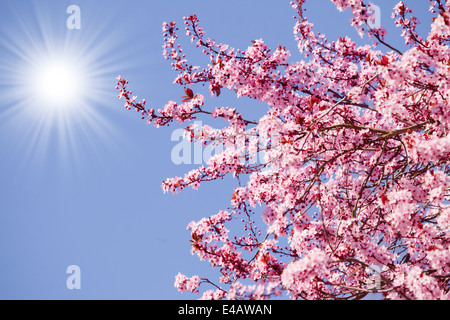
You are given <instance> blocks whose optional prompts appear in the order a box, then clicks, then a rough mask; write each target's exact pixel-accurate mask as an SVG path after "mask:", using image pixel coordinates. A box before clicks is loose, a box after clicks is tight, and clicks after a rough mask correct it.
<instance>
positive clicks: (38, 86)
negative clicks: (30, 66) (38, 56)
mask: <svg viewBox="0 0 450 320" xmlns="http://www.w3.org/2000/svg"><path fill="white" fill-rule="evenodd" d="M33 87H34V91H35V94H36V96H37V98H38V100H39V102H40V103H41V104H43V105H44V106H46V107H52V108H54V107H57V108H65V107H68V106H71V105H74V103H75V102H76V101H77V100H78V98H79V97H80V95H81V94H82V92H81V91H82V90H81V89H82V81H81V75H80V74H79V71H78V70H77V68H76V67H75V65H74V63H73V62H71V61H65V60H57V61H49V62H41V65H39V66H37V69H36V71H35V79H34V81H33Z"/></svg>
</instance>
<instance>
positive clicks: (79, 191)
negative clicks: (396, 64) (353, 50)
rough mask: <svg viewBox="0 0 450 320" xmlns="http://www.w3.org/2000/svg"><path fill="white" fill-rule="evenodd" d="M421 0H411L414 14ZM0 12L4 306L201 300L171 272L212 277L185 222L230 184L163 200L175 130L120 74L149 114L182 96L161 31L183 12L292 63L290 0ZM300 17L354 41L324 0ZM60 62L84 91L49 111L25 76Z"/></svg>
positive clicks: (14, 6) (10, 6) (225, 196)
mask: <svg viewBox="0 0 450 320" xmlns="http://www.w3.org/2000/svg"><path fill="white" fill-rule="evenodd" d="M373 2H374V3H375V4H377V5H379V6H380V7H381V13H382V15H381V17H382V23H383V25H387V26H388V27H389V30H392V32H391V34H392V36H391V35H389V37H388V38H391V37H392V39H395V38H396V37H397V35H398V34H399V30H395V28H393V27H392V21H391V19H390V13H391V9H392V7H393V6H394V5H395V3H396V1H380V0H374V1H373ZM422 2H423V1H418V0H416V1H410V3H411V4H414V5H415V6H416V7H418V8H420V3H422ZM70 5H78V6H79V8H80V10H81V29H79V30H69V29H68V28H67V27H66V20H67V19H68V18H69V16H70V15H69V14H67V13H66V9H67V7H68V6H70ZM427 5H428V4H427ZM0 6H1V10H0V57H1V59H0V96H1V99H0V150H1V151H0V255H1V259H0V299H190V298H197V297H198V296H196V295H193V294H183V295H182V294H179V293H178V292H177V291H176V289H175V288H174V287H173V283H174V277H175V275H176V274H177V273H178V272H182V273H185V274H186V275H193V274H199V275H200V276H207V277H210V278H211V279H212V280H213V279H214V277H215V275H216V273H215V271H211V270H210V268H209V266H208V264H207V263H206V262H201V261H199V260H198V258H197V257H196V256H192V255H191V254H190V251H189V250H190V247H189V239H190V234H189V232H187V231H186V226H187V224H188V223H189V222H190V221H192V220H199V219H200V218H202V217H205V216H208V215H210V214H215V213H216V212H217V211H218V210H221V209H224V208H226V207H227V206H228V205H229V200H230V196H231V194H232V188H233V187H234V186H235V182H234V181H233V180H232V179H225V180H223V181H218V182H215V183H210V184H208V185H206V186H202V187H200V189H199V190H198V191H191V190H186V191H184V192H182V193H181V194H178V195H175V196H174V195H171V194H163V192H162V190H161V182H162V180H164V179H165V178H167V177H172V176H176V175H182V174H183V173H185V172H187V171H189V170H191V169H192V168H194V167H195V166H189V165H178V166H177V165H175V164H174V163H173V162H172V161H171V150H172V148H173V147H174V146H175V144H176V143H177V142H173V141H171V134H172V132H173V130H175V129H177V128H178V126H176V125H175V126H170V127H169V128H162V129H155V128H154V127H153V126H148V125H146V123H145V121H142V120H140V117H138V116H137V115H136V114H135V113H134V112H131V111H126V110H125V109H124V108H123V101H119V100H117V92H116V90H115V88H114V87H115V82H116V80H115V77H116V76H117V75H119V74H120V75H122V76H124V77H125V78H127V79H128V80H129V81H130V88H132V89H133V91H134V93H135V94H137V95H138V96H139V97H140V98H144V97H145V98H146V99H147V100H148V105H150V106H151V107H153V108H158V107H161V106H163V105H164V104H165V103H166V102H167V101H169V100H172V99H179V97H180V96H182V95H184V93H183V92H182V88H181V87H179V86H175V85H173V84H172V80H173V79H174V77H175V76H176V74H175V73H174V72H173V71H172V70H171V68H170V65H169V63H168V62H167V61H165V60H164V59H163V57H162V44H163V41H162V31H161V26H162V23H163V21H172V20H176V21H177V22H178V24H179V26H180V29H183V20H182V18H183V16H187V15H189V14H192V13H196V14H197V16H198V17H199V18H200V23H201V25H202V26H203V27H204V29H205V31H206V33H207V36H210V37H211V38H214V39H216V41H217V42H219V43H220V42H221V43H229V44H230V45H231V46H234V47H238V48H246V47H247V46H248V45H249V44H250V41H251V40H253V39H259V38H263V39H264V40H265V41H266V42H267V43H268V44H269V46H272V47H274V46H277V45H278V44H282V45H283V46H287V48H289V49H290V50H291V52H292V54H293V57H294V58H299V57H300V56H299V54H298V53H296V45H295V42H294V40H293V35H292V28H293V26H294V23H295V21H294V20H293V19H292V16H293V14H294V11H293V10H292V8H291V7H290V5H289V1H288V0H286V1H280V0H277V1H275V0H271V1H270V0H258V1H256V0H244V1H243V0H239V1H237V0H232V1H226V2H225V1H207V0H193V1H180V0H176V1H149V0H147V1H144V0H131V1H126V2H125V1H117V0H97V1H80V0H66V1H56V0H53V1H52V0H39V1H37V0H35V1H31V0H20V1H2V3H1V5H0ZM413 7H414V6H413ZM427 9H428V8H427V7H426V8H422V9H421V11H422V12H425V11H426V10H427ZM307 14H308V16H309V17H311V21H312V22H314V23H315V24H316V27H317V30H319V31H321V32H322V33H325V34H326V35H327V36H328V38H329V39H330V40H332V39H336V38H338V37H339V36H343V35H349V36H350V37H351V38H353V39H358V38H359V37H358V35H357V34H356V32H355V31H354V30H353V29H352V28H351V27H350V26H348V23H347V21H348V19H349V18H350V15H349V12H345V13H339V12H338V11H337V10H336V8H335V7H334V5H332V4H331V3H330V2H329V1H327V0H315V1H310V4H309V5H308V11H307ZM424 22H426V23H424V27H425V30H426V27H427V24H428V20H425V21H424ZM394 32H395V34H394ZM180 35H181V38H183V35H184V32H182V30H180ZM394 35H395V36H394ZM397 38H398V37H397ZM366 40H367V39H362V40H360V41H362V42H364V41H366ZM182 42H183V43H185V49H186V52H187V53H188V59H190V60H191V61H192V62H193V63H194V64H201V63H205V62H207V60H206V59H205V58H204V57H203V55H202V54H201V52H200V51H199V50H195V48H193V47H189V43H190V42H189V41H188V40H187V38H186V39H182ZM394 43H396V44H398V46H399V47H402V45H401V41H400V42H399V41H398V40H396V41H394ZM61 56H64V57H65V60H64V61H65V63H67V64H68V65H71V67H72V69H75V70H77V72H78V73H79V76H80V82H81V86H80V87H81V90H80V92H79V95H78V96H77V97H76V98H74V99H72V100H71V101H65V102H62V103H61V105H63V106H62V107H61V108H53V107H49V106H48V105H46V103H43V102H42V99H39V98H38V97H36V96H35V95H34V94H35V88H36V84H35V83H34V82H36V81H33V79H35V78H34V77H35V76H36V73H39V72H43V71H42V68H40V66H41V65H43V64H44V61H47V60H48V59H50V60H51V59H56V58H55V57H61ZM36 70H37V71H36ZM39 70H40V71H39ZM37 79H39V77H38V78H37ZM37 82H39V81H37ZM199 90H201V89H199ZM64 104H67V105H68V107H67V108H65V106H64ZM210 105H212V106H232V107H238V108H243V110H245V112H244V113H247V114H249V115H254V116H255V117H256V116H257V115H258V114H261V112H264V108H265V106H264V105H260V104H258V103H255V102H253V101H250V100H246V99H235V98H234V96H233V94H227V93H225V94H223V95H222V96H221V97H220V99H218V98H213V99H210ZM219 125H223V124H222V123H220V124H219ZM69 265H78V266H79V267H80V269H81V290H69V289H68V288H67V287H66V279H67V277H68V276H69V275H68V274H66V268H67V267H68V266H69Z"/></svg>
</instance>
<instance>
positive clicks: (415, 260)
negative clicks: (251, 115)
mask: <svg viewBox="0 0 450 320" xmlns="http://www.w3.org/2000/svg"><path fill="white" fill-rule="evenodd" d="M331 1H332V2H333V3H335V5H336V7H337V9H338V10H341V11H342V10H347V9H349V10H351V12H352V19H351V21H350V23H351V25H353V26H354V27H355V28H356V30H357V31H358V33H359V34H360V35H364V34H368V35H369V36H370V37H372V38H373V40H374V43H373V45H358V43H357V42H355V41H353V40H352V39H350V38H349V37H340V38H339V39H336V40H335V41H328V39H327V38H326V36H325V35H323V34H320V33H316V32H315V31H314V28H313V25H312V24H311V23H310V22H309V21H308V19H307V17H306V14H305V11H304V8H303V4H304V2H305V0H297V1H293V2H291V5H292V7H293V9H294V10H295V12H296V15H295V17H296V20H297V21H296V23H295V25H294V28H293V33H294V38H295V40H296V42H297V48H296V49H297V50H299V52H300V53H302V54H304V55H305V57H306V58H305V60H300V61H292V57H291V53H290V51H289V50H287V49H286V47H282V46H281V45H279V46H278V47H276V48H273V49H272V48H269V47H268V45H267V44H266V43H265V42H264V41H263V40H262V39H255V40H252V41H251V44H250V45H249V47H248V48H245V49H237V48H232V47H231V46H229V45H226V44H221V43H216V41H215V40H213V39H210V38H206V36H205V32H204V30H203V29H202V27H200V26H199V19H198V17H197V16H196V15H190V16H188V17H185V18H184V25H185V32H186V35H187V36H188V37H189V38H190V39H191V41H192V42H193V43H194V44H195V46H196V47H198V48H201V50H202V52H203V53H204V54H205V59H206V61H207V62H206V66H205V67H203V68H202V67H199V66H192V65H190V64H189V61H188V60H187V57H186V55H185V53H184V51H183V48H182V47H181V45H180V44H178V41H177V40H178V31H179V30H178V28H177V25H176V23H175V22H170V23H164V25H163V33H164V41H165V42H164V46H163V54H164V57H165V58H166V59H167V60H170V61H171V65H172V69H173V70H175V71H176V72H177V76H176V78H175V83H177V84H179V85H181V86H183V87H184V93H185V96H183V97H182V101H181V102H175V101H170V102H168V103H167V104H166V105H165V106H164V107H163V108H161V109H158V110H157V111H155V110H154V109H147V108H146V106H145V100H142V101H140V102H137V100H136V99H137V97H136V96H133V95H132V93H131V92H130V91H129V90H128V89H127V85H128V82H127V81H126V80H125V79H123V78H122V77H119V78H118V87H117V88H118V89H119V98H124V99H125V107H126V108H127V109H135V110H136V111H138V112H140V113H141V115H142V116H143V117H144V118H147V121H148V122H149V123H153V124H154V125H155V126H157V127H159V126H165V125H168V124H169V123H170V122H172V121H176V122H179V123H186V124H187V127H186V130H187V132H188V133H189V136H190V139H191V141H202V142H204V144H217V143H223V144H224V148H223V151H222V152H221V153H219V154H216V155H214V156H213V157H211V159H210V160H209V161H208V163H207V164H206V165H202V166H200V167H199V168H197V169H194V170H192V171H190V172H188V173H186V175H185V176H184V177H175V178H169V179H167V180H166V181H164V182H163V186H162V187H163V190H164V191H171V192H179V191H181V190H183V189H184V188H186V187H192V188H198V186H199V185H200V184H201V183H205V182H207V181H212V180H218V179H221V178H223V177H225V176H227V175H232V176H233V177H235V178H236V181H237V187H236V188H235V189H234V190H230V194H229V197H230V208H229V209H227V211H220V212H219V213H217V214H214V215H211V216H209V217H205V218H203V219H201V220H200V221H197V222H195V221H193V222H192V223H190V224H189V226H188V230H189V231H190V232H191V236H192V240H191V243H192V253H193V254H196V255H198V257H199V258H200V259H202V260H207V261H209V263H210V265H211V266H212V267H213V268H216V269H217V270H218V271H219V273H220V276H219V278H218V282H217V281H212V280H210V279H205V278H200V277H199V276H197V275H194V276H192V277H187V276H185V275H182V274H181V273H180V274H178V275H177V276H176V281H175V286H176V287H177V288H178V290H180V291H183V292H184V291H190V292H196V293H199V294H200V288H201V287H202V286H209V287H207V288H206V290H205V291H203V294H202V298H203V299H238V298H239V299H267V298H271V297H273V296H280V295H282V294H287V295H288V296H289V297H291V298H292V299H361V298H363V297H364V296H366V295H367V294H369V293H373V292H378V293H380V294H382V295H383V297H384V298H385V299H449V298H450V286H449V281H450V247H449V246H450V235H449V232H450V202H449V201H450V179H449V175H450V116H449V115H450V105H449V101H450V47H449V42H450V3H449V2H447V1H443V0H437V1H432V2H431V6H430V12H431V13H432V14H433V15H434V18H433V20H432V21H431V24H430V28H429V33H428V34H427V35H419V33H418V32H417V30H416V26H417V24H418V19H417V18H416V17H414V16H413V11H412V10H411V9H410V8H408V7H407V5H406V4H405V3H403V2H399V3H398V4H397V5H396V6H395V7H394V8H393V13H392V17H393V19H394V20H395V24H396V25H397V26H398V27H399V28H400V29H401V37H403V39H404V42H405V44H406V45H407V46H408V50H406V51H405V52H402V51H401V50H399V49H398V48H396V47H395V46H393V45H392V44H389V43H387V42H386V41H385V35H386V30H385V29H383V28H382V27H379V28H376V29H371V28H370V27H368V23H367V22H368V19H370V15H369V11H370V4H369V3H368V2H366V1H363V0H331ZM197 84H199V85H206V87H207V88H209V93H210V94H211V96H215V97H219V96H220V95H221V92H222V91H223V90H230V91H232V92H234V93H235V94H236V96H237V97H241V96H245V97H249V98H252V99H256V100H258V101H260V102H261V103H262V104H261V105H264V106H266V108H267V109H266V113H265V114H264V115H263V116H262V117H261V118H260V119H259V120H257V121H255V120H249V119H247V118H246V116H245V115H244V114H243V113H241V112H240V111H239V110H240V108H238V107H235V108H211V107H208V103H207V99H206V97H204V96H202V95H201V94H198V93H195V86H196V85H197ZM200 115H202V116H204V117H210V118H211V121H213V120H214V119H217V118H222V119H223V120H225V121H226V123H227V126H226V127H225V128H222V129H215V128H212V127H210V126H204V127H203V128H200V129H199V131H198V130H197V131H195V132H194V129H193V127H192V125H191V124H189V123H190V121H191V120H193V119H195V118H196V117H197V116H200ZM222 123H223V121H222ZM239 137H245V139H244V140H240V141H241V142H242V141H244V143H239V147H237V144H236V141H237V140H238V139H239ZM261 150H264V158H263V159H262V160H261V161H259V162H249V161H242V160H248V159H249V157H251V156H252V155H255V154H256V153H257V152H259V151H261ZM242 230H243V233H242ZM371 266H377V270H378V269H379V270H380V274H379V277H380V279H379V281H378V285H377V286H376V288H374V286H373V278H371V277H372V276H373V275H372V274H371V272H369V271H368V270H370V268H371Z"/></svg>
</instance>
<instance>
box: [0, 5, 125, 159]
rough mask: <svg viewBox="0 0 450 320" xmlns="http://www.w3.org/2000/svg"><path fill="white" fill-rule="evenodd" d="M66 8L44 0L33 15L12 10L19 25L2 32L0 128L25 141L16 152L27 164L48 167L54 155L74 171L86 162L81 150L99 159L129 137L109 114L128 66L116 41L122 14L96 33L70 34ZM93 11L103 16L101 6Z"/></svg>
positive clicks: (16, 7) (109, 19) (33, 8)
mask: <svg viewBox="0 0 450 320" xmlns="http://www.w3.org/2000/svg"><path fill="white" fill-rule="evenodd" d="M15 5H16V4H15ZM58 5H59V7H58ZM58 5H55V3H54V2H52V1H40V2H39V6H38V5H34V6H32V7H31V8H27V9H28V10H25V11H21V10H22V9H23V8H20V4H19V5H16V6H12V5H9V7H8V5H6V8H5V10H8V11H10V12H11V15H12V18H11V20H12V21H14V24H13V25H11V27H10V28H8V29H3V30H0V35H1V37H0V51H1V52H2V59H1V60H0V90H1V91H0V93H1V95H2V100H1V102H0V124H1V123H3V124H5V125H7V127H8V128H9V129H8V134H12V135H15V136H16V137H20V139H17V140H18V141H20V142H18V143H17V145H16V146H14V148H13V149H14V150H15V156H16V157H20V158H21V160H20V161H22V162H24V163H23V165H25V166H26V165H27V162H28V163H29V162H31V161H38V162H40V163H45V161H46V159H48V157H49V154H50V153H49V152H51V156H52V157H54V156H58V157H60V158H62V159H64V160H63V162H65V163H66V165H68V166H70V165H71V164H69V163H70V162H74V163H76V162H79V161H80V156H79V154H80V150H81V149H83V150H84V151H85V154H89V155H95V154H96V153H98V152H101V150H96V149H98V148H103V151H105V150H104V149H106V148H110V147H111V148H113V147H114V146H113V144H114V143H115V142H117V141H119V140H120V138H121V137H120V136H119V135H118V133H117V131H116V130H114V126H113V124H112V123H111V122H109V121H108V117H107V116H105V115H106V114H107V112H116V109H115V108H113V106H114V104H113V103H110V104H109V105H108V103H109V102H115V97H114V96H112V95H111V93H112V92H113V90H114V85H115V77H116V76H117V74H118V73H121V71H120V70H122V68H124V67H126V66H127V64H124V63H123V51H122V46H121V45H120V44H118V43H117V41H115V39H114V34H115V33H116V32H119V31H117V29H116V28H117V27H116V24H115V23H114V18H115V17H114V16H109V17H105V18H104V20H103V22H102V24H99V25H97V28H96V29H95V30H93V31H89V32H83V30H81V31H69V30H67V28H66V27H65V24H64V23H63V24H61V22H64V20H63V19H64V18H65V11H66V10H65V8H64V4H58ZM84 9H85V12H90V10H89V8H86V6H85V7H84ZM54 10H58V12H59V14H58V15H55V14H52V13H53V12H52V11H54ZM91 10H92V11H91V13H90V14H91V16H95V15H94V12H93V10H95V6H94V7H93V8H92V9H91ZM119 13H120V12H118V14H119ZM61 15H62V18H63V19H59V20H57V21H55V20H54V19H53V20H52V19H51V18H50V17H54V16H61ZM56 23H58V25H55V24H56ZM102 26H103V27H102ZM4 128H6V126H4ZM50 148H51V150H50ZM87 148H91V149H93V150H87ZM10 156H14V155H10ZM99 158H100V157H99Z"/></svg>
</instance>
